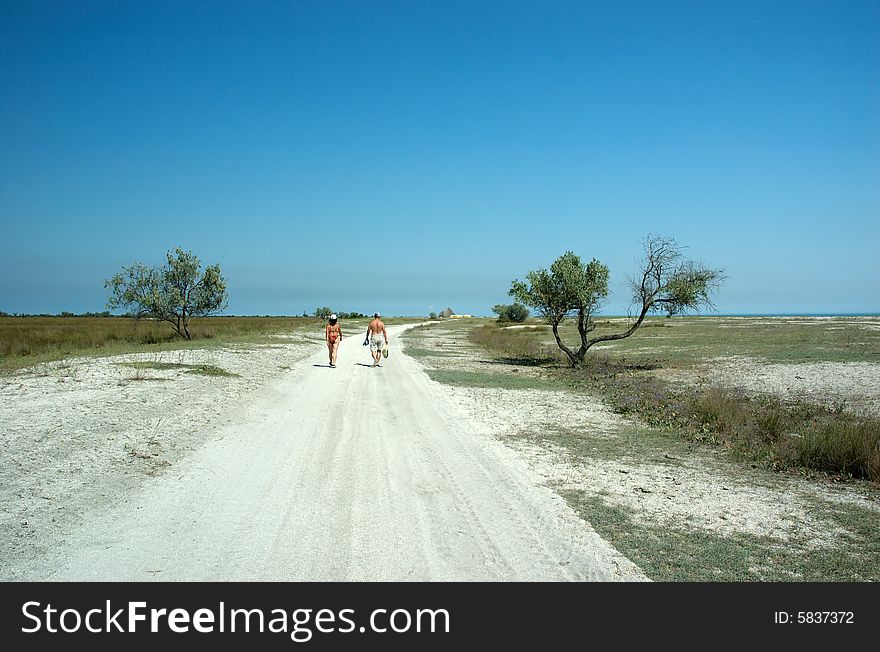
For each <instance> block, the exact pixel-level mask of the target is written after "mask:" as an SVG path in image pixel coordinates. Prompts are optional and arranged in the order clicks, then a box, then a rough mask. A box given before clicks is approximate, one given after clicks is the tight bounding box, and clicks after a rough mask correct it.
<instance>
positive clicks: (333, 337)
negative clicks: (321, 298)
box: [324, 313, 342, 369]
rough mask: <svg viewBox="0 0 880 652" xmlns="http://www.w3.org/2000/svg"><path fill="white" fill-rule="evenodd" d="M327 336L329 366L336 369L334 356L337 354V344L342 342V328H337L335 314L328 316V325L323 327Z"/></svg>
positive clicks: (337, 322)
mask: <svg viewBox="0 0 880 652" xmlns="http://www.w3.org/2000/svg"><path fill="white" fill-rule="evenodd" d="M324 330H325V332H326V335H327V350H328V352H329V353H330V366H331V367H332V368H334V369H335V368H336V354H337V353H338V352H339V343H340V342H341V341H342V328H341V327H340V326H339V321H338V318H337V317H336V313H334V314H332V315H330V323H329V324H327V326H326V327H325V329H324Z"/></svg>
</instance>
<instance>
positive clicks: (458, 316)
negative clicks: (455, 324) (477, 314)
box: [449, 315, 473, 319]
mask: <svg viewBox="0 0 880 652" xmlns="http://www.w3.org/2000/svg"><path fill="white" fill-rule="evenodd" d="M465 317H473V315H449V318H450V319H464V318H465Z"/></svg>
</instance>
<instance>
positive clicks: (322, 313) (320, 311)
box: [315, 306, 333, 319]
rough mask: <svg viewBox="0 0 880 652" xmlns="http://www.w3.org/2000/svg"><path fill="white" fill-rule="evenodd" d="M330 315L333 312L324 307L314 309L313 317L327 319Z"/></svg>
mask: <svg viewBox="0 0 880 652" xmlns="http://www.w3.org/2000/svg"><path fill="white" fill-rule="evenodd" d="M332 314H333V311H332V310H330V308H328V307H327V306H324V307H323V308H315V317H317V318H318V319H329V318H330V315H332Z"/></svg>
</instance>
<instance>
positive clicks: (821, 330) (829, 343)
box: [529, 317, 880, 366]
mask: <svg viewBox="0 0 880 652" xmlns="http://www.w3.org/2000/svg"><path fill="white" fill-rule="evenodd" d="M529 325H531V326H533V332H532V333H531V335H532V336H533V338H534V339H536V340H537V341H538V342H539V343H540V344H542V345H545V346H546V347H547V348H548V349H549V350H550V352H551V353H553V354H554V355H555V352H554V351H553V350H554V349H555V348H556V344H555V342H554V340H553V335H552V333H551V332H550V329H549V328H547V327H544V326H543V325H542V324H541V322H539V321H537V320H529ZM622 330H625V329H624V328H623V322H622V321H618V320H614V321H611V320H608V319H603V320H599V321H598V328H597V329H596V330H595V331H594V332H593V333H591V336H596V335H607V334H611V333H615V332H620V331H622ZM560 334H561V336H562V338H563V341H564V342H568V344H569V346H572V345H574V344H575V343H577V342H578V334H577V330H576V329H575V326H574V324H573V323H572V322H571V321H568V322H566V323H564V325H563V327H562V328H561V329H560ZM607 344H612V346H611V347H608V348H605V347H606V346H607ZM599 347H600V348H597V349H595V350H594V351H592V352H591V354H592V353H598V352H600V351H603V350H604V351H606V352H612V351H613V353H614V355H615V356H618V357H619V356H626V357H627V358H630V359H632V360H634V361H648V360H651V361H657V362H659V363H661V364H663V365H664V366H671V365H675V366H689V365H694V364H699V363H703V362H705V361H706V360H709V359H711V358H716V357H729V356H749V357H756V358H761V359H762V360H766V361H768V362H823V361H828V362H880V317H875V318H870V319H869V318H854V317H832V318H827V319H822V320H816V319H805V318H797V317H673V318H669V319H667V318H665V317H654V318H648V319H646V320H645V323H643V324H642V326H641V328H639V330H637V331H636V333H635V334H634V335H633V336H631V337H629V338H627V339H624V340H617V341H615V342H613V343H606V344H605V345H604V346H603V345H599ZM588 355H590V354H588Z"/></svg>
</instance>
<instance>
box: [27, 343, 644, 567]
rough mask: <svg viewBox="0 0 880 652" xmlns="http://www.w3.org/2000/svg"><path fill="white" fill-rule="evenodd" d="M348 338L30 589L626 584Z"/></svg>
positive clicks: (414, 385)
mask: <svg viewBox="0 0 880 652" xmlns="http://www.w3.org/2000/svg"><path fill="white" fill-rule="evenodd" d="M401 328H402V327H397V328H392V329H390V331H391V338H392V346H391V355H390V357H389V358H388V360H386V361H385V362H384V364H383V366H382V367H381V368H378V369H372V368H370V367H369V363H370V362H371V360H370V357H369V355H368V353H367V352H366V350H365V349H364V348H362V347H361V340H360V339H359V338H358V337H357V336H354V337H347V338H346V339H345V340H343V342H342V345H341V350H340V355H339V366H338V367H337V368H336V369H330V368H329V367H327V366H326V354H325V352H324V351H323V350H322V351H321V352H320V353H317V354H315V355H313V356H312V357H310V358H308V359H306V360H304V361H303V362H302V363H301V364H299V365H298V366H297V367H296V369H294V370H292V371H290V372H289V373H288V374H287V375H286V376H284V377H283V379H282V380H281V381H279V382H277V383H275V384H273V385H272V386H271V387H270V388H269V389H266V390H263V391H261V392H260V394H259V396H258V399H257V400H255V401H250V402H249V404H248V408H247V409H244V410H242V411H241V413H240V414H238V415H237V416H236V418H235V419H234V420H233V421H232V422H231V423H229V424H226V425H223V426H218V427H216V429H214V430H213V431H208V432H205V434H204V440H205V442H206V443H205V445H204V446H202V447H201V448H200V449H199V450H197V451H196V452H194V453H193V454H192V455H190V456H188V457H187V458H185V459H184V460H183V461H182V462H181V463H180V464H176V465H174V466H173V467H172V468H170V469H169V470H168V471H167V472H166V473H164V474H162V475H159V476H156V477H153V478H148V479H147V481H146V483H145V484H144V485H143V487H142V488H141V489H139V490H138V491H137V492H136V493H135V494H133V495H130V496H124V497H120V501H119V502H118V504H116V505H115V506H114V507H113V508H112V509H109V510H101V511H100V512H98V511H96V512H95V513H92V514H88V515H87V516H86V518H84V519H82V524H83V525H82V526H81V527H80V529H79V530H78V531H75V532H71V533H69V536H68V537H66V540H65V542H64V543H63V544H60V545H59V547H58V548H57V549H55V550H54V551H53V554H52V555H51V557H46V558H44V559H42V560H40V561H38V562H37V563H36V565H35V566H33V567H32V568H31V569H30V570H29V572H28V575H29V579H34V580H37V579H41V580H42V579H45V580H641V579H644V577H643V575H642V574H641V572H640V571H639V570H638V569H637V568H636V567H634V566H633V565H632V564H631V563H630V562H629V561H628V560H627V559H625V558H624V557H622V556H621V555H620V554H619V553H617V552H616V551H615V550H614V549H613V548H611V547H610V546H609V545H608V544H607V543H605V542H604V541H603V540H602V539H601V538H599V537H598V536H597V535H596V534H595V533H594V532H593V531H592V530H591V529H590V527H589V526H588V525H586V524H585V523H584V522H583V521H581V520H580V519H578V518H577V516H576V515H575V514H574V513H573V512H572V511H571V510H570V509H569V508H568V506H567V505H566V504H565V502H564V501H563V500H562V499H561V498H559V497H558V496H556V495H555V494H554V493H553V492H552V491H551V490H550V489H548V488H546V487H542V486H540V483H539V479H538V478H537V477H534V476H533V475H532V474H531V472H530V471H529V469H528V467H527V466H526V465H525V463H524V462H522V461H521V460H520V459H518V458H517V457H516V455H515V454H514V453H513V452H512V451H510V450H508V449H506V448H505V447H504V446H503V445H502V444H501V443H499V442H497V441H495V440H493V439H491V438H488V437H486V436H485V435H478V434H475V433H474V432H473V431H472V429H471V428H470V424H469V423H468V421H467V419H466V418H464V417H463V416H462V415H461V414H459V412H458V410H457V408H456V406H454V405H448V404H446V403H443V402H442V401H441V402H438V401H437V394H436V388H435V386H434V385H433V383H432V382H431V381H430V380H429V379H428V377H427V376H426V375H425V374H424V373H423V372H422V371H421V370H420V368H419V366H418V364H417V363H416V362H415V361H413V360H412V359H411V358H408V357H407V356H404V355H402V354H401V351H400V349H399V348H398V341H397V336H398V335H399V334H400V332H401Z"/></svg>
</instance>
